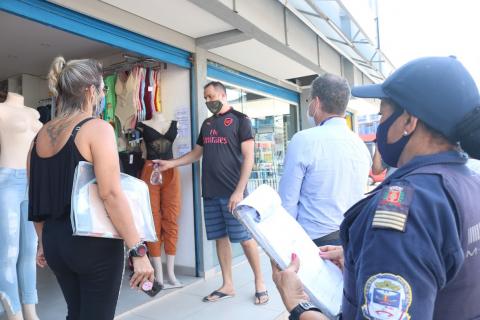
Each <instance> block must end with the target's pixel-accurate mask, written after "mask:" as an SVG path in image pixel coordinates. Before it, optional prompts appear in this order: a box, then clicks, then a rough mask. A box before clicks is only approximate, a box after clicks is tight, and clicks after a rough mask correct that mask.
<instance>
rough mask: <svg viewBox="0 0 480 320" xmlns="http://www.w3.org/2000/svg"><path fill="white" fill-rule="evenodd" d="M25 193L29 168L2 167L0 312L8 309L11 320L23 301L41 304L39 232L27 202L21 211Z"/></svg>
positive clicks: (19, 312)
mask: <svg viewBox="0 0 480 320" xmlns="http://www.w3.org/2000/svg"><path fill="white" fill-rule="evenodd" d="M26 192H27V174H26V170H24V169H9V168H0V265H1V266H2V268H1V269H2V272H0V301H1V302H2V304H3V307H4V308H1V305H2V304H0V313H1V312H3V311H4V310H3V309H5V310H6V312H7V315H8V316H9V319H10V318H13V315H17V314H20V315H21V314H22V312H21V311H22V304H23V305H35V304H37V303H38V298H37V290H36V273H37V271H36V266H35V255H36V252H37V235H36V233H35V229H34V227H33V223H32V222H30V221H28V208H27V207H26V204H27V203H26V202H24V203H23V206H24V208H23V210H20V207H21V203H22V201H23V200H25V199H26ZM25 315H26V314H25ZM20 319H21V318H20ZM25 319H26V318H25Z"/></svg>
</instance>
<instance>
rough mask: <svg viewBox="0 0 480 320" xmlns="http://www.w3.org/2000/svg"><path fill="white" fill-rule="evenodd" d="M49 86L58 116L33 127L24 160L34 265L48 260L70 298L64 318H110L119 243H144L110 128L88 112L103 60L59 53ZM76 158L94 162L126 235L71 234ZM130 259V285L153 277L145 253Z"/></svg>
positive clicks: (96, 96)
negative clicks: (123, 184) (33, 232)
mask: <svg viewBox="0 0 480 320" xmlns="http://www.w3.org/2000/svg"><path fill="white" fill-rule="evenodd" d="M49 87H50V90H51V92H52V93H53V94H54V95H55V96H56V97H57V104H58V115H57V118H55V119H53V120H52V121H50V122H49V123H47V124H46V125H45V126H44V127H43V129H42V130H41V131H40V132H39V133H38V135H37V137H36V138H35V141H34V143H33V144H32V148H31V151H30V155H29V164H28V167H29V169H28V170H29V180H30V189H29V202H30V204H29V219H30V220H32V221H34V222H35V229H36V231H37V234H38V238H39V248H38V253H37V264H38V265H39V266H40V267H44V266H45V265H46V264H48V265H49V266H50V268H51V269H52V270H53V272H54V273H55V276H56V277H57V280H58V282H59V284H60V287H61V289H62V292H63V295H64V297H65V300H66V302H67V306H68V315H67V319H80V320H87V319H88V320H91V319H96V320H110V319H113V317H114V314H115V307H116V303H117V298H118V293H119V290H120V284H121V279H122V274H123V265H124V246H123V241H125V244H126V246H127V248H128V249H132V248H133V249H135V248H139V247H141V248H143V247H142V246H141V241H140V237H139V235H138V232H137V230H136V229H135V224H134V223H133V220H132V213H131V212H130V208H129V206H128V202H127V199H126V197H125V195H124V193H123V191H122V189H121V186H120V168H119V161H118V152H117V148H116V144H115V137H114V131H113V128H112V127H111V126H110V124H108V123H107V122H105V121H103V120H100V119H94V118H92V115H96V113H97V111H98V109H97V105H98V102H99V101H100V100H101V98H102V96H103V94H104V93H103V91H104V89H105V87H104V84H103V80H102V69H101V65H100V64H99V63H98V62H97V61H94V60H72V61H69V62H65V60H64V59H63V58H62V57H58V58H56V59H55V60H54V61H53V64H52V68H51V71H50V73H49ZM111 89H113V88H111ZM79 161H88V162H91V163H93V165H94V169H95V175H96V178H97V182H98V189H99V193H100V196H101V198H102V200H103V202H104V205H105V208H106V210H107V212H108V214H109V216H110V218H111V220H112V223H113V224H114V226H115V228H116V229H117V230H118V232H119V233H120V235H121V236H122V238H123V241H122V240H117V239H105V238H94V237H75V236H72V227H71V223H70V219H69V213H70V197H71V191H72V182H73V175H74V170H75V167H76V166H77V164H78V162H79ZM134 252H137V251H134ZM133 264H134V269H135V273H134V275H133V277H132V279H131V282H130V285H131V286H132V287H138V286H139V285H141V284H142V283H143V282H145V281H152V282H153V280H154V279H153V268H152V266H151V265H150V262H149V260H148V258H147V256H142V257H134V258H133Z"/></svg>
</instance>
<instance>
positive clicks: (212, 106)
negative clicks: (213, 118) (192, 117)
mask: <svg viewBox="0 0 480 320" xmlns="http://www.w3.org/2000/svg"><path fill="white" fill-rule="evenodd" d="M205 104H206V105H207V108H208V110H210V112H211V113H213V114H215V115H216V114H217V113H219V112H220V110H221V109H222V107H223V103H222V102H221V101H220V100H215V101H207V102H206V103H205Z"/></svg>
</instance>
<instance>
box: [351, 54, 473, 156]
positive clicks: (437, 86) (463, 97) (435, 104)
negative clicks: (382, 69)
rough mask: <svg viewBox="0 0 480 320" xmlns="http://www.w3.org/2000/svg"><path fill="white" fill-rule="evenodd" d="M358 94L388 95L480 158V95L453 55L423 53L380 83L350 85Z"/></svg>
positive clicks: (362, 96) (353, 91)
mask: <svg viewBox="0 0 480 320" xmlns="http://www.w3.org/2000/svg"><path fill="white" fill-rule="evenodd" d="M352 95H353V96H355V97H360V98H378V99H390V100H392V101H393V102H395V103H396V104H397V105H399V106H400V107H401V108H403V109H405V110H406V111H407V112H408V113H410V114H412V115H413V116H415V117H417V118H419V119H420V120H422V121H423V122H424V123H426V124H427V125H428V126H429V127H431V128H433V129H435V130H437V131H438V132H440V133H442V134H443V135H444V136H445V137H446V138H447V139H448V140H450V141H451V142H452V143H456V142H460V145H461V147H462V148H463V149H464V150H465V151H466V152H467V153H468V154H469V155H470V156H471V157H472V158H476V159H480V97H479V92H478V88H477V85H476V84H475V81H474V80H473V78H472V76H471V75H470V73H469V72H468V71H467V70H466V69H465V67H464V66H463V65H462V64H461V63H460V62H459V61H458V60H457V59H456V58H455V57H426V58H420V59H416V60H413V61H410V62H409V63H407V64H405V65H403V66H402V67H400V68H399V69H397V70H396V71H395V72H394V73H392V74H391V75H390V76H389V77H388V78H387V79H386V80H385V81H384V82H383V83H381V84H372V85H365V86H357V87H353V88H352Z"/></svg>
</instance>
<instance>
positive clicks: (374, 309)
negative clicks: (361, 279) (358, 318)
mask: <svg viewBox="0 0 480 320" xmlns="http://www.w3.org/2000/svg"><path fill="white" fill-rule="evenodd" d="M364 295H365V304H364V305H363V306H362V312H363V315H364V317H365V318H367V319H371V320H384V319H389V320H409V319H410V315H409V314H408V309H409V308H410V305H411V304H412V288H411V287H410V284H409V283H408V282H407V281H406V280H405V279H404V278H402V277H401V276H397V275H395V274H392V273H379V274H376V275H374V276H371V277H370V278H369V279H368V280H367V282H366V284H365V288H364Z"/></svg>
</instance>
